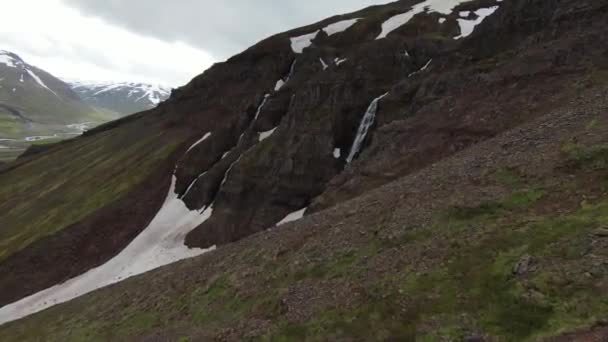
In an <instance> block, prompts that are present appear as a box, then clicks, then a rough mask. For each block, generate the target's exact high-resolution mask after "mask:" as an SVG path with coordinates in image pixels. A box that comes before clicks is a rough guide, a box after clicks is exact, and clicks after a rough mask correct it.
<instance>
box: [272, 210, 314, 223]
mask: <svg viewBox="0 0 608 342" xmlns="http://www.w3.org/2000/svg"><path fill="white" fill-rule="evenodd" d="M307 209H308V208H303V209H300V210H298V211H294V212H293V213H291V214H289V215H287V216H285V218H284V219H282V220H281V221H279V223H277V224H276V226H277V227H278V226H282V225H284V224H286V223H289V222H294V221H297V220H299V219H301V218H302V217H304V214H305V213H306V210H307Z"/></svg>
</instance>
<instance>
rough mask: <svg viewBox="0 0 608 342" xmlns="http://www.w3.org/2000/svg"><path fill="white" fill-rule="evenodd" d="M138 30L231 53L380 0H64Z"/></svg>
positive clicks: (224, 55) (213, 51)
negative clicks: (279, 33)
mask: <svg viewBox="0 0 608 342" xmlns="http://www.w3.org/2000/svg"><path fill="white" fill-rule="evenodd" d="M64 2H65V3H66V4H68V5H69V6H71V7H74V8H77V9H78V10H80V11H81V12H82V13H83V14H85V15H89V16H95V17H100V18H101V19H103V20H105V21H106V22H109V23H112V24H115V25H118V26H121V27H124V28H126V29H128V30H130V31H133V32H137V33H139V34H143V35H147V36H152V37H156V38H158V39H161V40H165V41H182V42H185V43H188V44H190V45H193V46H195V47H198V48H201V49H204V50H205V51H208V52H210V53H211V54H212V55H213V56H214V57H215V58H217V59H224V58H227V57H229V56H231V55H233V54H235V53H238V52H240V51H241V50H243V49H245V48H247V47H248V46H250V45H252V44H254V43H255V42H257V41H259V40H261V39H263V38H265V37H267V36H270V35H272V34H275V33H278V32H282V31H285V30H288V29H291V28H294V27H298V26H303V25H307V24H311V23H313V22H315V21H318V20H321V19H323V18H325V17H329V16H332V15H335V14H340V13H345V12H350V11H354V10H357V9H360V8H363V7H366V6H369V5H374V4H379V3H387V2H390V1H382V0H306V1H302V0H283V1H279V0H227V1H221V0H219V1H218V0H215V1H209V0H172V1H168V0H105V1H99V0H64Z"/></svg>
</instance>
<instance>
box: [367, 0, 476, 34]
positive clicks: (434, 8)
mask: <svg viewBox="0 0 608 342" xmlns="http://www.w3.org/2000/svg"><path fill="white" fill-rule="evenodd" d="M467 1H468V0H426V1H424V2H421V3H419V4H416V5H414V6H412V9H411V10H410V11H408V12H405V13H401V14H398V15H396V16H393V17H391V18H389V19H388V20H387V21H385V22H384V23H382V32H381V33H380V35H378V37H377V38H376V39H383V38H386V36H388V34H389V33H391V32H393V31H394V30H396V29H398V28H399V27H401V26H403V25H405V24H407V23H408V22H409V21H410V20H411V19H412V18H413V17H414V16H415V15H416V14H418V13H422V12H424V11H428V12H438V13H442V14H450V12H451V11H452V8H454V7H455V6H456V5H458V4H460V3H463V2H467Z"/></svg>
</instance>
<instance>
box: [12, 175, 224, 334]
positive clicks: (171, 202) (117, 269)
mask: <svg viewBox="0 0 608 342" xmlns="http://www.w3.org/2000/svg"><path fill="white" fill-rule="evenodd" d="M175 182H176V178H175V176H173V177H172V181H171V187H170V188H169V193H168V194H167V198H166V199H165V202H164V204H163V206H162V207H161V209H160V210H159V212H158V213H157V214H156V216H155V217H154V219H152V222H150V224H149V225H148V226H147V227H146V228H145V229H144V230H143V231H142V233H141V234H139V236H137V237H136V238H135V240H133V241H132V242H131V243H130V244H129V245H128V246H127V247H126V248H125V249H124V250H123V251H122V252H120V253H119V254H118V255H116V256H115V257H114V258H112V259H111V260H110V261H108V262H106V263H105V264H103V265H101V266H99V267H97V268H94V269H92V270H90V271H88V272H86V273H84V274H82V275H80V276H78V277H76V278H73V279H71V280H68V281H67V282H65V283H62V284H59V285H56V286H53V287H51V288H49V289H46V290H44V291H41V292H38V293H36V294H34V295H32V296H29V297H27V298H24V299H22V300H20V301H18V302H16V303H13V304H10V305H6V306H4V307H2V308H0V324H3V323H6V322H10V321H13V320H16V319H19V318H22V317H25V316H28V315H31V314H33V313H36V312H38V311H41V310H44V309H46V308H49V307H51V306H54V305H56V304H60V303H64V302H67V301H69V300H72V299H74V298H77V297H80V296H82V295H84V294H87V293H89V292H92V291H94V290H97V289H99V288H102V287H105V286H108V285H111V284H115V283H117V282H120V281H122V280H124V279H127V278H129V277H132V276H135V275H138V274H141V273H144V272H147V271H150V270H153V269H155V268H158V267H161V266H164V265H168V264H171V263H173V262H176V261H179V260H182V259H186V258H192V257H195V256H198V255H200V254H203V253H205V252H207V251H210V250H213V249H215V247H212V248H210V249H206V250H204V249H189V248H188V247H186V246H185V245H184V239H185V237H186V235H187V234H188V233H189V232H190V231H191V230H192V229H194V228H196V227H197V226H199V225H201V224H202V223H203V222H205V221H206V220H207V219H209V218H210V217H211V215H212V213H213V205H211V206H209V207H207V208H203V209H202V210H200V211H196V210H194V211H190V210H189V209H188V208H187V207H186V205H185V204H184V202H182V201H181V200H179V199H178V198H177V194H176V193H175Z"/></svg>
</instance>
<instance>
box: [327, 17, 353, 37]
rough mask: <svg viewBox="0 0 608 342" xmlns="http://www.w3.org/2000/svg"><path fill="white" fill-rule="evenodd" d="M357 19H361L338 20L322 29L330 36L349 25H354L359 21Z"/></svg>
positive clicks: (344, 29)
mask: <svg viewBox="0 0 608 342" xmlns="http://www.w3.org/2000/svg"><path fill="white" fill-rule="evenodd" d="M359 20H361V18H355V19H348V20H342V21H338V22H337V23H333V24H330V25H327V26H326V27H325V28H324V29H323V31H325V33H327V35H328V36H331V35H334V34H336V33H340V32H344V31H346V30H348V29H349V28H350V27H351V26H353V25H355V24H356V23H357V21H359Z"/></svg>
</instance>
